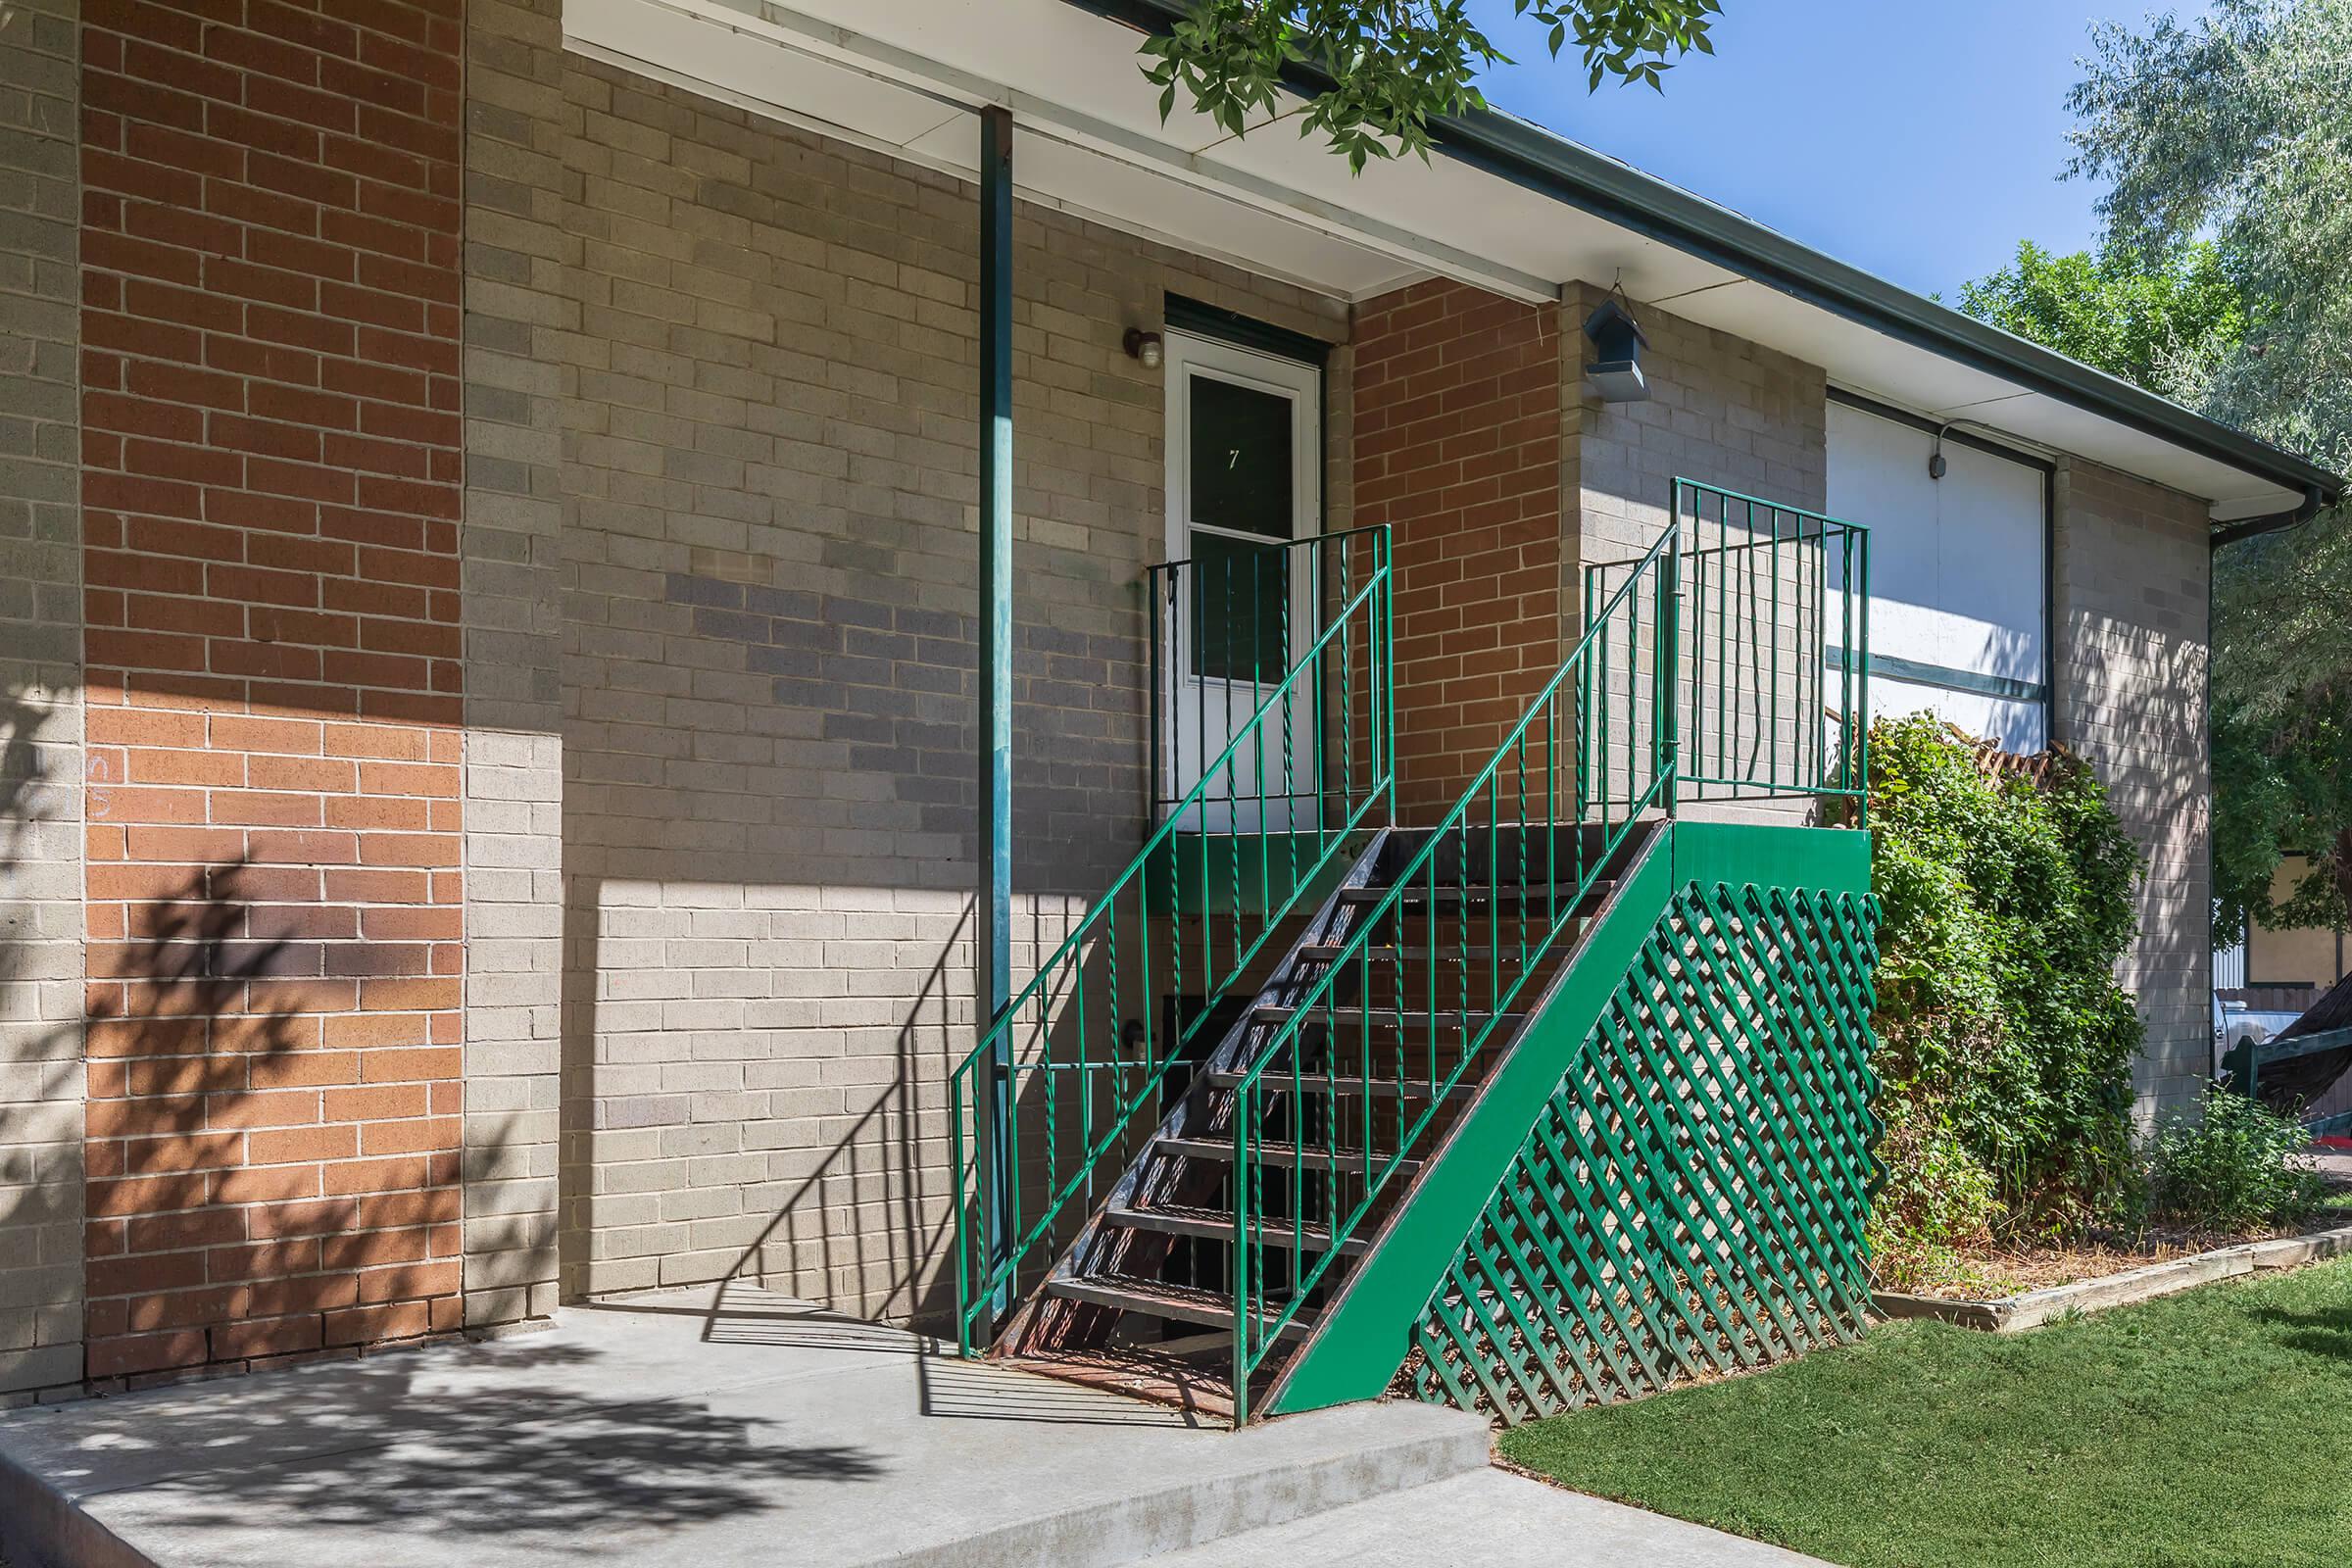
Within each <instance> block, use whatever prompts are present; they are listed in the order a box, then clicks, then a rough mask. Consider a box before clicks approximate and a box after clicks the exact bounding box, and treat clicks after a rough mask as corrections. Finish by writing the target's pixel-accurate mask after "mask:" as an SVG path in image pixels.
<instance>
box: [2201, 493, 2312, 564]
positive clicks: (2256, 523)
mask: <svg viewBox="0 0 2352 1568" xmlns="http://www.w3.org/2000/svg"><path fill="white" fill-rule="evenodd" d="M2341 493H2342V492H2341V490H2340V489H2339V490H2338V492H2337V496H2336V497H2328V496H2326V495H2324V494H2323V493H2322V491H2321V489H2320V487H2319V486H2318V485H2306V486H2305V487H2304V490H2303V504H2302V505H2301V506H2299V507H2296V508H2295V509H2294V510H2293V511H2292V512H2274V513H2272V514H2270V515H2268V516H2263V517H2241V518H2239V519H2238V520H2237V521H2235V522H2232V523H2229V524H2227V525H2226V526H2223V527H2220V528H2216V529H2214V530H2213V540H2212V548H2213V549H2215V550H2219V549H2221V548H2222V546H2224V545H2233V544H2235V543H2237V542H2238V541H2239V540H2240V539H2251V538H2253V537H2254V536H2255V535H2256V534H2264V533H2277V532H2278V530H2279V529H2281V528H2292V527H2293V526H2294V525H2295V524H2296V523H2299V522H2309V521H2310V520H2311V519H2312V518H2314V517H2316V516H2318V515H2320V509H2321V508H2322V507H2324V506H2326V505H2327V502H2328V501H2329V500H2331V499H2337V498H2340V496H2341Z"/></svg>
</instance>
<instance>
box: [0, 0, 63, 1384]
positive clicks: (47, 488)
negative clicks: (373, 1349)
mask: <svg viewBox="0 0 2352 1568" xmlns="http://www.w3.org/2000/svg"><path fill="white" fill-rule="evenodd" d="M12 9H13V11H14V13H15V14H14V15H13V17H11V18H9V19H8V25H7V28H6V31H5V33H4V34H0V106H5V108H4V109H0V408H5V409H6V410H7V412H8V415H9V417H8V418H6V419H0V682H4V683H5V685H4V686H0V1405H4V1404H7V1403H10V1402H12V1401H13V1400H15V1399H18V1398H29V1397H32V1396H33V1395H34V1393H36V1392H37V1391H41V1390H47V1389H63V1388H65V1387H68V1386H70V1385H73V1384H75V1383H78V1382H79V1380H80V1377H81V1338H82V1153H81V1139H82V1103H83V1068H82V1049H83V1048H82V1029H81V972H82V943H81V935H82V915H81V894H82V824H81V815H82V811H81V785H82V777H81V729H82V704H81V634H80V627H81V518H80V514H79V511H78V509H77V501H78V496H79V477H78V470H77V464H78V460H79V446H80V417H79V416H80V409H79V386H80V379H79V374H78V371H77V369H76V358H77V350H78V346H79V342H80V330H79V326H80V323H79V319H78V317H77V315H76V312H75V302H76V299H77V291H76V287H75V268H76V265H77V260H78V256H79V233H78V218H79V212H80V181H79V177H78V162H79V153H78V148H77V145H76V133H75V116H76V113H77V105H78V102H79V97H80V93H79V79H80V78H79V73H80V67H79V58H80V56H79V47H78V44H79V39H78V34H77V24H78V13H79V6H78V5H77V4H76V0H33V3H31V4H27V5H19V6H16V7H13V8H12Z"/></svg>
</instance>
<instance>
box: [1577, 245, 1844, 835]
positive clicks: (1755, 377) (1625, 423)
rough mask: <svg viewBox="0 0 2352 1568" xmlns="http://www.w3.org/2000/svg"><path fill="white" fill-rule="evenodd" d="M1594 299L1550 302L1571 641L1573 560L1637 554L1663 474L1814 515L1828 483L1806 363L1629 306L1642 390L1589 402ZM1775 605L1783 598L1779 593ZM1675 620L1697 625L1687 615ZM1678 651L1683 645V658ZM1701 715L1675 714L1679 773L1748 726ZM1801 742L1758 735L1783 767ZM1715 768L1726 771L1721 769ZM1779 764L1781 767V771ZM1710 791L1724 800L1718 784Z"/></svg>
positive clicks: (1747, 813)
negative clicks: (1570, 415)
mask: <svg viewBox="0 0 2352 1568" xmlns="http://www.w3.org/2000/svg"><path fill="white" fill-rule="evenodd" d="M1607 294H1608V291H1607V289H1606V288H1604V287H1599V286H1595V285H1593V284H1591V283H1585V284H1579V285H1577V286H1575V287H1572V288H1570V289H1568V290H1567V291H1566V293H1565V294H1564V295H1563V297H1562V302H1561V306H1560V309H1561V312H1562V314H1563V319H1562V325H1561V336H1562V338H1563V339H1564V340H1566V342H1567V348H1566V350H1565V351H1564V352H1563V353H1562V355H1561V361H1562V372H1563V374H1564V376H1565V378H1566V381H1567V392H1566V396H1565V398H1564V399H1563V403H1564V406H1565V407H1568V408H1570V409H1573V410H1575V411H1577V413H1576V419H1575V422H1574V424H1573V426H1572V427H1571V429H1570V430H1569V431H1568V432H1567V434H1566V436H1565V438H1564V446H1565V449H1566V453H1565V460H1564V462H1563V485H1564V488H1565V490H1566V494H1567V498H1568V505H1567V507H1566V508H1565V509H1564V510H1565V511H1566V513H1567V515H1568V516H1569V517H1570V518H1571V519H1572V520H1571V521H1570V523H1569V525H1568V526H1569V529H1570V539H1571V543H1572V545H1573V547H1574V548H1572V549H1571V550H1570V551H1569V552H1568V555H1569V560H1568V562H1567V563H1566V565H1565V570H1566V572H1567V574H1568V581H1567V583H1566V584H1564V586H1563V593H1562V596H1561V602H1562V605H1563V607H1564V609H1565V618H1566V620H1567V622H1568V625H1569V636H1570V641H1571V645H1573V638H1574V637H1575V636H1576V635H1578V634H1580V633H1581V631H1582V629H1583V614H1584V582H1583V577H1584V567H1585V565H1586V564H1589V563H1596V562H1603V563H1605V562H1616V561H1626V560H1630V559H1633V558H1635V557H1638V556H1640V555H1641V554H1642V552H1643V551H1645V550H1647V549H1648V548H1649V547H1650V545H1651V544H1652V543H1653V542H1655V540H1656V539H1657V537H1658V534H1659V532H1660V531H1661V530H1663V529H1664V528H1665V526H1666V524H1667V515H1668V513H1667V509H1668V507H1669V506H1670V505H1671V504H1672V499H1673V488H1674V480H1675V478H1676V476H1678V475H1680V476H1682V477H1684V478H1689V479H1692V480H1696V481H1698V482H1700V483H1703V484H1712V485H1717V486H1720V487H1722V488H1724V489H1727V490H1736V491H1739V492H1740V493H1742V494H1745V495H1752V496H1759V497H1762V498H1764V499H1767V500H1771V501H1777V502H1782V503H1785V504H1787V505H1789V506H1795V507H1802V508H1806V509H1808V510H1811V511H1816V512H1818V511H1819V510H1820V509H1821V508H1822V506H1823V505H1824V504H1825V503H1826V501H1827V498H1828V492H1829V380H1828V376H1827V374H1826V373H1825V372H1824V371H1823V370H1822V369H1821V368H1819V367H1817V366H1812V365H1807V364H1805V363H1804V362H1803V361H1801V360H1797V359H1793V358H1791V357H1789V355H1786V354H1782V353H1779V352H1777V351H1775V350H1772V349H1767V348H1763V347H1760V346H1758V345H1757V344H1754V343H1751V342H1749V341H1747V340H1746V339H1744V338H1740V337H1736V336H1734V335H1733V334H1731V333H1729V332H1722V331H1717V330H1716V329H1714V328H1713V327H1707V326H1701V325H1699V324H1698V323H1696V322H1694V321H1689V320H1685V319H1682V318H1681V317H1678V316H1675V315H1672V314H1671V313H1669V312H1666V311H1662V310H1659V309H1658V308H1656V307H1654V306H1648V305H1643V304H1641V303H1639V302H1636V303H1635V305H1634V307H1633V310H1634V315H1635V317H1636V319H1639V320H1640V321H1641V323H1642V332H1643V333H1644V334H1645V335H1646V336H1647V338H1648V340H1649V344H1648V347H1647V348H1646V349H1644V350H1643V351H1642V371H1643V373H1644V374H1645V375H1646V376H1647V378H1648V381H1649V388H1650V395H1649V397H1648V398H1647V399H1646V400H1645V401H1642V402H1639V403H1603V402H1601V401H1600V399H1599V398H1598V397H1597V396H1595V395H1594V394H1593V391H1592V388H1591V386H1590V385H1589V384H1588V383H1587V382H1586V380H1585V377H1584V367H1585V363H1586V362H1587V361H1588V360H1589V359H1590V358H1591V357H1592V348H1593V345H1592V343H1591V341H1590V340H1589V339H1587V338H1586V337H1585V335H1584V323H1585V319H1586V318H1587V317H1588V316H1590V315H1591V314H1592V312H1593V309H1594V308H1595V307H1596V306H1598V305H1599V304H1600V302H1601V301H1602V300H1603V299H1604V298H1606V297H1607ZM1709 542H1712V541H1709ZM1719 602H1720V601H1718V603H1719ZM1788 603H1789V605H1790V606H1791V607H1793V604H1794V600H1793V597H1791V598H1790V599H1789V601H1788ZM1790 613H1793V611H1792V610H1791V612H1790ZM1708 624H1709V625H1712V624H1713V621H1712V620H1710V621H1709V622H1708ZM1685 629H1686V631H1687V632H1693V631H1696V630H1699V629H1700V628H1698V627H1697V623H1696V622H1695V621H1692V620H1689V619H1687V620H1686V624H1685ZM1791 630H1793V628H1791ZM1690 658H1691V653H1690V651H1689V649H1686V650H1685V659H1686V662H1688V661H1689V660H1690ZM1615 662H1619V663H1622V661H1621V660H1618V661H1615ZM1644 667H1645V666H1644ZM1629 678H1635V679H1639V678H1641V676H1640V675H1639V674H1634V675H1630V676H1629ZM1784 711H1785V712H1788V713H1793V712H1794V711H1796V704H1795V703H1794V702H1793V701H1790V702H1789V703H1787V704H1785V705H1784ZM1709 719H1710V722H1711V724H1712V728H1711V729H1709V728H1708V727H1707V726H1704V725H1694V724H1692V723H1691V722H1690V720H1689V718H1688V717H1686V721H1685V735H1684V742H1685V748H1686V750H1685V757H1684V760H1685V764H1686V766H1685V771H1686V773H1689V772H1692V771H1696V770H1698V769H1699V764H1700V763H1702V762H1705V761H1707V760H1709V759H1706V758H1703V757H1701V756H1700V755H1699V753H1698V743H1699V741H1700V740H1701V738H1702V736H1704V735H1707V734H1716V735H1721V734H1724V733H1728V732H1729V731H1730V730H1732V729H1734V728H1740V729H1744V728H1749V727H1752V726H1750V725H1748V723H1747V721H1746V720H1745V719H1744V718H1740V717H1735V718H1734V719H1733V720H1731V721H1730V723H1729V724H1727V722H1726V721H1725V720H1724V719H1723V718H1722V717H1721V716H1720V715H1713V714H1710V715H1709ZM1749 742H1750V744H1748V745H1746V746H1744V747H1735V748H1734V749H1733V753H1732V754H1731V755H1730V756H1726V757H1719V758H1716V759H1713V760H1714V761H1717V762H1723V763H1730V762H1735V761H1737V760H1738V759H1739V757H1740V756H1741V755H1745V756H1747V757H1749V758H1750V759H1760V758H1761V747H1762V744H1763V743H1762V741H1761V739H1760V738H1759V737H1755V736H1750V737H1749ZM1809 742H1810V737H1803V738H1801V739H1800V737H1798V736H1797V735H1796V734H1795V732H1794V729H1793V727H1792V726H1791V725H1789V723H1786V722H1785V723H1784V728H1783V732H1782V733H1781V734H1779V735H1777V736H1775V737H1774V738H1773V740H1772V742H1771V744H1772V745H1773V746H1774V747H1775V748H1777V750H1778V752H1779V755H1780V758H1781V760H1783V761H1784V762H1791V763H1792V761H1793V758H1794V752H1795V748H1796V747H1797V746H1798V745H1799V744H1809ZM1720 771H1722V772H1723V774H1724V776H1727V777H1728V776H1734V769H1733V768H1732V767H1730V766H1724V767H1722V768H1721V769H1720ZM1783 773H1784V776H1790V777H1793V776H1795V774H1794V772H1793V769H1792V767H1789V768H1784V769H1783ZM1738 776H1742V777H1745V776H1751V775H1750V774H1748V773H1745V772H1740V773H1739V774H1738ZM1689 793H1691V792H1688V791H1686V794H1689ZM1710 793H1711V795H1712V796H1715V797H1725V796H1727V795H1729V794H1730V793H1731V792H1727V791H1724V790H1721V789H1716V790H1713V791H1711V792H1710ZM1686 810H1687V811H1688V812H1689V813H1690V814H1692V815H1695V816H1701V817H1709V816H1725V817H1736V818H1737V817H1747V818H1755V819H1759V820H1789V819H1790V818H1799V819H1803V818H1809V817H1810V816H1811V814H1812V811H1813V808H1812V805H1811V803H1810V801H1809V800H1807V799H1805V798H1802V797H1783V798H1779V799H1771V800H1760V801H1759V800H1753V799H1723V798H1715V799H1709V800H1706V801H1703V802H1693V803H1691V804H1690V805H1688V806H1687V807H1686Z"/></svg>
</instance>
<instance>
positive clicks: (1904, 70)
mask: <svg viewBox="0 0 2352 1568" xmlns="http://www.w3.org/2000/svg"><path fill="white" fill-rule="evenodd" d="M2150 8H2151V0H1958V3H1953V0H1940V3H1932V0H1723V10H1724V15H1723V18H1722V20H1721V21H1720V22H1719V23H1718V24H1717V25H1716V27H1715V29H1714V39H1715V48H1716V53H1715V54H1714V56H1713V57H1711V58H1710V57H1707V56H1701V55H1692V56H1691V57H1690V58H1689V59H1688V60H1686V61H1685V62H1683V63H1682V64H1681V65H1678V66H1677V67H1675V69H1674V70H1672V71H1670V72H1668V73H1667V74H1666V91H1665V93H1664V95H1663V96H1661V95H1659V94H1657V93H1654V92H1652V91H1650V89H1649V88H1647V87H1620V86H1618V85H1616V84H1614V83H1607V82H1604V83H1603V84H1602V86H1601V88H1600V91H1599V92H1598V93H1595V94H1593V95H1592V96H1590V97H1588V96H1587V95H1586V92H1585V83H1584V75H1583V73H1582V72H1581V71H1580V70H1579V69H1578V67H1577V64H1576V61H1575V60H1574V58H1573V57H1571V58H1569V59H1567V60H1566V61H1565V62H1563V63H1560V64H1556V65H1555V64H1554V63H1553V62H1552V61H1551V60H1550V59H1549V58H1548V57H1547V56H1546V55H1545V54H1544V40H1543V35H1542V33H1541V32H1540V31H1539V30H1538V29H1537V28H1535V27H1534V26H1533V25H1528V24H1525V23H1517V24H1515V23H1514V22H1513V20H1512V18H1511V8H1510V3H1509V0H1481V3H1480V4H1478V5H1476V6H1474V8H1473V9H1474V11H1476V12H1477V13H1478V14H1479V17H1480V21H1481V25H1484V26H1485V27H1486V29H1487V31H1488V34H1489V35H1490V36H1491V37H1493V38H1495V41H1496V42H1497V43H1498V44H1500V45H1501V46H1502V48H1503V49H1504V50H1505V52H1507V53H1509V54H1512V55H1515V56H1517V57H1518V61H1519V63H1518V64H1517V65H1514V66H1510V67H1506V68H1503V69H1501V70H1498V71H1496V72H1495V73H1493V74H1491V75H1490V76H1489V77H1488V78H1487V80H1486V81H1485V83H1484V84H1483V85H1484V86H1485V89H1486V93H1487V97H1488V99H1489V101H1491V102H1493V103H1494V104H1495V105H1496V106H1497V107H1498V108H1502V109H1507V110H1509V111H1510V112H1511V113H1513V114H1517V115H1523V116H1525V117H1527V118H1528V119H1530V120H1534V121H1537V122H1539V123H1543V124H1544V125H1546V126H1548V127H1549V128H1551V129H1553V130H1556V131H1558V132H1560V133H1561V134H1562V135H1565V136H1568V137H1571V138H1573V139H1575V140H1577V141H1581V142H1583V143H1585V144H1586V145H1587V146H1590V147H1593V148H1595V149H1596V150H1598V151H1601V152H1605V153H1608V154H1610V155H1611V156H1612V157H1617V158H1622V159H1624V160H1626V161H1627V162H1628V163H1631V164H1634V165H1636V166H1637V167H1639V168H1641V169H1643V170H1646V171H1648V172H1650V173H1653V174H1656V175H1658V176H1660V177H1661V178H1664V179H1669V180H1672V181H1673V182H1674V183H1676V184H1678V185H1683V186H1686V187H1688V188H1690V189H1691V190H1693V191H1696V192H1697V193H1698V194H1700V195H1702V196H1705V197H1708V198H1709V199H1711V200H1713V201H1718V202H1722V203H1724V204H1725V205H1726V206H1729V207H1735V208H1737V209H1739V210H1740V212H1743V213H1745V214H1746V215H1747V216H1749V217H1750V218H1753V219H1756V220H1757V221H1761V222H1764V223H1768V224H1770V225H1772V226H1773V227H1774V228H1777V229H1780V230H1781V231H1782V232H1784V233H1786V234H1788V235H1789V236H1790V237H1791V238H1794V239H1798V240H1801V241H1803V242H1804V243H1806V244H1808V245H1811V246H1813V247H1814V248H1815V249H1817V250H1821V251H1826V252H1828V253H1829V254H1830V255H1832V256H1835V257H1837V258H1838V260H1840V261H1844V262H1850V263H1852V264H1853V265H1855V266H1857V267H1860V268H1863V269H1865V270H1869V271H1872V272H1876V273H1878V274H1879V275H1880V276H1882V277H1885V278H1887V279H1888V280H1890V281H1892V282H1896V283H1900V284H1902V285H1903V286H1904V287H1906V288H1911V289H1916V290H1918V291H1919V292H1921V293H1923V294H1924V293H1933V292H1936V291H1938V290H1940V291H1941V292H1942V293H1943V295H1944V297H1945V298H1946V299H1947V300H1949V299H1952V298H1953V297H1955V295H1956V293H1957V290H1958V287H1959V284H1960V283H1961V282H1962V281H1964V280H1965V279H1968V278H1971V277H1977V276H1981V275H1982V274H1984V273H1985V272H1989V271H1992V270H1995V269H1997V268H1999V267H2000V266H2001V265H2003V264H2004V263H2005V262H2006V261H2007V260H2008V259H2009V258H2010V257H2011V256H2012V255H2013V254H2014V253H2015V252H2016V249H2017V242H2018V241H2019V240H2020V239H2024V238H2031V239H2034V240H2036V241H2038V242H2040V243H2041V244H2043V245H2047V246H2050V247H2052V248H2053V249H2057V250H2077V249H2080V248H2082V246H2083V245H2085V244H2087V243H2089V242H2090V241H2091V240H2092V239H2093V238H2094V237H2095V236H2096V233H2097V216H2096V214H2095V213H2094V212H2093V210H2092V209H2093V204H2094V203H2095V202H2096V201H2097V199H2098V195H2099V191H2098V188H2097V187H2096V186H2095V185H2093V184H2091V183H2090V182H2088V181H2085V180H2080V179H2074V180H2065V181H2061V180H2059V178H2058V177H2057V176H2058V174H2059V173H2060V172H2061V171H2062V170H2064V169H2065V167H2066V161H2067V154H2068V148H2067V144H2066V131H2067V128H2068V126H2069V124H2070V120H2069V118H2068V116H2067V113H2066V105H2065V99H2066V92H2067V89H2068V88H2069V87H2071V86H2073V85H2074V82H2075V79H2076V76H2077V74H2078V73H2077V70H2076V66H2075V61H2076V59H2077V58H2078V57H2079V56H2081V55H2082V54H2083V53H2084V52H2085V49H2086V48H2087V43H2088V36H2089V33H2088V28H2089V24H2090V21H2091V19H2093V18H2099V17H2112V18H2115V19H2118V20H2122V21H2127V22H2132V23H2136V22H2137V21H2138V20H2139V19H2140V18H2141V16H2142V15H2144V14H2145V12H2146V11H2147V10H2149V9H2150ZM2154 8H2155V9H2158V10H2162V9H2165V7H2163V6H2162V5H2156V6H2155V7H2154ZM2176 9H2180V10H2182V11H2185V12H2189V13H2192V14H2193V13H2197V12H2201V11H2202V10H2203V6H2202V5H2201V4H2188V5H2182V6H2179V7H2177V8H2176ZM1570 48H1571V50H1573V48H1574V46H1573V44H1572V45H1571V46H1570Z"/></svg>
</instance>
